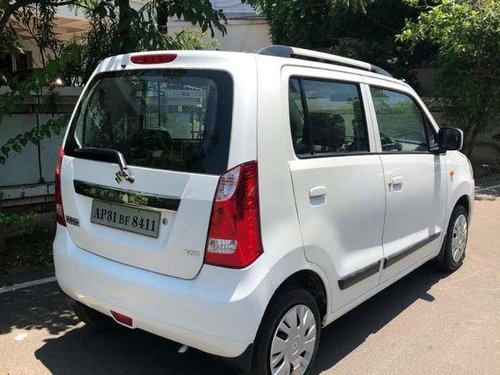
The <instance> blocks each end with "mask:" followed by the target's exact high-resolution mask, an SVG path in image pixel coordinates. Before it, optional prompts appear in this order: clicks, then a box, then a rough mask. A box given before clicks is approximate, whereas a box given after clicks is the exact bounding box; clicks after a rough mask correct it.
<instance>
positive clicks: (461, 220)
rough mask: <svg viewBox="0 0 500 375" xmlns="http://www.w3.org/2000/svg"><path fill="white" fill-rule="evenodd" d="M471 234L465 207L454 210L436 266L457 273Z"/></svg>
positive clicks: (457, 207)
mask: <svg viewBox="0 0 500 375" xmlns="http://www.w3.org/2000/svg"><path fill="white" fill-rule="evenodd" d="M468 234H469V215H468V213H467V210H466V209H465V208H464V207H463V206H460V205H459V206H456V207H455V209H454V210H453V212H452V214H451V217H450V222H449V224H448V230H447V232H446V238H445V240H444V243H443V248H442V249H441V253H440V254H439V255H438V257H437V258H436V259H435V264H436V265H437V266H438V267H439V268H441V269H443V270H446V271H456V270H457V269H459V268H460V266H461V265H462V263H463V261H464V258H465V248H466V247H467V238H468Z"/></svg>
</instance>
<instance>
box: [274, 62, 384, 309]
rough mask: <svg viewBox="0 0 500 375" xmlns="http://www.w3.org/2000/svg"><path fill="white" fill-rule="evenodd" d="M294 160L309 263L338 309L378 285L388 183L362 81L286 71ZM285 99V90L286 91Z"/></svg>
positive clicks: (293, 172)
mask: <svg viewBox="0 0 500 375" xmlns="http://www.w3.org/2000/svg"><path fill="white" fill-rule="evenodd" d="M285 73H286V74H287V75H285V82H284V85H286V88H287V89H288V93H289V97H288V105H289V110H288V113H289V121H290V133H291V138H292V139H291V140H292V144H293V150H294V157H293V159H292V160H290V161H289V168H290V173H291V177H292V183H293V189H294V194H295V200H296V207H297V212H298V217H299V222H300V226H301V231H302V236H303V241H304V248H305V254H306V258H307V259H308V260H309V261H311V262H314V263H316V264H318V265H319V266H321V267H322V268H323V269H324V270H325V272H326V273H327V274H328V277H329V281H330V285H331V286H332V294H333V298H332V301H333V302H332V303H333V305H332V309H333V310H337V309H339V308H341V307H342V306H345V305H346V304H348V303H349V302H351V301H353V300H355V299H356V298H357V297H359V296H361V295H362V294H364V293H366V292H367V291H369V290H371V289H373V288H375V287H376V286H377V285H378V281H379V277H380V270H381V265H382V258H383V251H382V233H383V224H384V210H385V191H384V178H383V171H382V165H381V162H380V158H379V156H378V155H377V154H375V153H370V150H371V149H373V146H374V141H373V132H371V131H370V130H369V127H368V126H367V119H366V116H365V107H364V102H363V100H362V94H361V92H362V89H363V87H362V86H363V85H361V84H360V83H359V82H360V80H361V78H360V77H359V76H357V75H353V74H341V73H333V72H330V73H329V72H324V75H322V76H321V77H318V75H317V71H315V70H312V69H302V70H293V69H291V70H285ZM285 92H286V91H285Z"/></svg>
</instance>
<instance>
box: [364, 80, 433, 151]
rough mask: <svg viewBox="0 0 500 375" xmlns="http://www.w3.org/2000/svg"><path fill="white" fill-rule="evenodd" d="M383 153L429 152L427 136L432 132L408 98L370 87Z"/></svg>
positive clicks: (416, 107)
mask: <svg viewBox="0 0 500 375" xmlns="http://www.w3.org/2000/svg"><path fill="white" fill-rule="evenodd" d="M371 93H372V98H373V104H374V106H375V113H376V116H377V123H378V129H379V132H380V141H381V143H382V151H383V152H400V151H402V152H421V151H428V150H429V141H428V134H429V136H430V137H431V138H432V139H433V138H434V129H433V128H432V126H430V124H428V123H427V121H426V120H425V117H424V114H423V113H422V111H421V110H420V108H419V107H418V106H417V104H416V103H415V102H414V101H413V99H412V98H410V97H409V96H408V95H405V94H401V93H399V92H394V91H390V90H386V89H381V88H376V87H372V88H371Z"/></svg>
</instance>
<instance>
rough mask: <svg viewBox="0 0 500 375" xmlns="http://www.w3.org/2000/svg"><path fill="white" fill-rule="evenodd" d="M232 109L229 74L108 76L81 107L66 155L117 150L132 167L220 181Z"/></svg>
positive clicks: (155, 72) (100, 78)
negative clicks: (207, 176) (215, 177)
mask: <svg viewBox="0 0 500 375" xmlns="http://www.w3.org/2000/svg"><path fill="white" fill-rule="evenodd" d="M232 103H233V82H232V78H231V76H230V75H229V74H228V73H226V72H222V71H214V70H190V69H187V70H186V69H182V70H181V69H165V70H133V71H123V72H108V73H103V74H100V75H98V76H96V78H95V79H94V80H93V81H92V82H91V83H90V87H89V88H88V89H87V90H86V92H85V96H84V97H83V98H82V100H81V102H80V105H79V108H78V109H77V113H76V115H75V117H74V120H73V123H72V124H71V131H70V136H69V137H68V142H67V143H66V146H65V152H66V154H68V155H72V156H77V157H85V156H82V155H85V153H79V152H74V151H75V150H77V149H80V148H82V149H85V148H89V147H91V148H102V149H112V150H116V151H119V152H121V153H122V154H123V155H124V157H125V160H126V162H127V164H128V165H135V166H142V167H150V168H157V169H166V170H174V171H182V172H193V173H206V174H221V173H223V172H224V171H225V170H226V169H227V162H228V153H229V141H230V133H231V117H232ZM80 151H81V150H80ZM91 158H92V159H95V157H94V156H93V157H91ZM97 159H98V158H97Z"/></svg>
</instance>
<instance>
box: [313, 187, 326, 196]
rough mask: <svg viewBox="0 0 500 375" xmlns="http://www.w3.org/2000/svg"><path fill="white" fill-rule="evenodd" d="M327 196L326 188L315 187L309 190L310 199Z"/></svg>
mask: <svg viewBox="0 0 500 375" xmlns="http://www.w3.org/2000/svg"><path fill="white" fill-rule="evenodd" d="M325 195H326V186H313V187H312V188H310V189H309V197H310V198H315V197H324V196H325Z"/></svg>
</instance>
